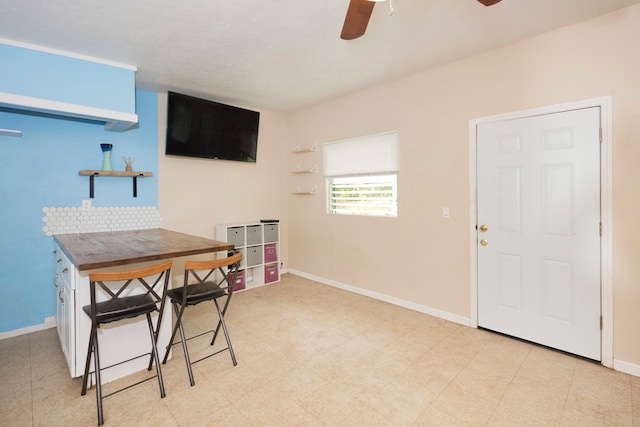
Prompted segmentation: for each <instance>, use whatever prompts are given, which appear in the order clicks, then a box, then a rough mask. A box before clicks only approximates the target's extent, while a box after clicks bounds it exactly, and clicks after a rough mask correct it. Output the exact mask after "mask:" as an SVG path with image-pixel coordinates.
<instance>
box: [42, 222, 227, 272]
mask: <svg viewBox="0 0 640 427" xmlns="http://www.w3.org/2000/svg"><path fill="white" fill-rule="evenodd" d="M53 237H54V239H55V240H56V242H57V243H58V244H59V245H60V247H61V248H62V250H63V251H64V253H65V254H66V255H67V256H68V257H69V259H70V260H71V262H73V264H74V265H75V266H76V267H77V268H78V270H81V271H82V270H93V269H97V268H104V267H114V266H118V265H127V264H135V263H138V262H146V261H156V260H162V259H168V258H177V257H182V256H187V255H196V254H204V253H209V252H218V251H227V250H230V249H233V245H232V244H231V243H226V242H219V241H217V240H212V239H205V238H203V237H198V236H192V235H190V234H184V233H178V232H176V231H170V230H165V229H162V228H155V229H151V230H135V231H110V232H103V233H82V234H59V235H56V236H53Z"/></svg>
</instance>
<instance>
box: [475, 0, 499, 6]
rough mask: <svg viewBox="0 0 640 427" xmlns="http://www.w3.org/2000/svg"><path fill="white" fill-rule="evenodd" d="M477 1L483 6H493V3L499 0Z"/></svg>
mask: <svg viewBox="0 0 640 427" xmlns="http://www.w3.org/2000/svg"><path fill="white" fill-rule="evenodd" d="M478 1H479V2H480V3H482V4H483V5H485V6H493V5H494V4H496V3H499V2H500V0H478Z"/></svg>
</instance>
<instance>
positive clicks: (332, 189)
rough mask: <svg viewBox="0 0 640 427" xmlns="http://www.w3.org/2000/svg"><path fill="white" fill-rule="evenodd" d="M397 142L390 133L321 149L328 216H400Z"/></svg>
mask: <svg viewBox="0 0 640 427" xmlns="http://www.w3.org/2000/svg"><path fill="white" fill-rule="evenodd" d="M397 141H398V134H397V132H389V133H384V134H379V135H371V136H365V137H361V138H356V139H350V140H346V141H339V142H332V143H327V144H324V145H323V146H322V157H323V174H324V177H325V179H326V184H327V197H328V199H327V211H328V212H329V213H333V214H347V215H370V216H390V217H396V216H398V184H397V173H398V149H397V145H398V144H397Z"/></svg>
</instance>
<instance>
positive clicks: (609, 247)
mask: <svg viewBox="0 0 640 427" xmlns="http://www.w3.org/2000/svg"><path fill="white" fill-rule="evenodd" d="M591 107H600V126H601V128H602V142H601V144H600V218H601V221H602V236H601V240H600V312H601V316H602V330H601V336H600V340H601V341H600V346H601V358H602V360H601V363H602V365H604V366H606V367H609V368H612V367H613V227H612V213H613V199H612V182H613V180H612V143H611V96H605V97H600V98H592V99H586V100H582V101H575V102H569V103H565V104H556V105H551V106H546V107H539V108H533V109H528V110H521V111H514V112H509V113H504V114H497V115H493V116H486V117H479V118H475V119H471V120H469V326H471V327H473V328H477V327H478V244H477V239H478V237H477V230H476V225H477V218H478V194H477V188H478V185H477V184H478V177H477V174H478V171H477V166H476V159H477V150H478V145H477V144H478V141H477V127H478V125H480V124H484V123H490V122H498V121H504V120H513V119H521V118H526V117H532V116H539V115H543V114H553V113H561V112H564V111H570V110H578V109H584V108H591Z"/></svg>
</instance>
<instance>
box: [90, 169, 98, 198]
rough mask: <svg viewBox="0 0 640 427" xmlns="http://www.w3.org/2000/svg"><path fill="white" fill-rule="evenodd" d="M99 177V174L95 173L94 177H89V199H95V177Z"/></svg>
mask: <svg viewBox="0 0 640 427" xmlns="http://www.w3.org/2000/svg"><path fill="white" fill-rule="evenodd" d="M96 175H98V174H97V173H94V174H92V175H89V198H90V199H93V177H94V176H96Z"/></svg>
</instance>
